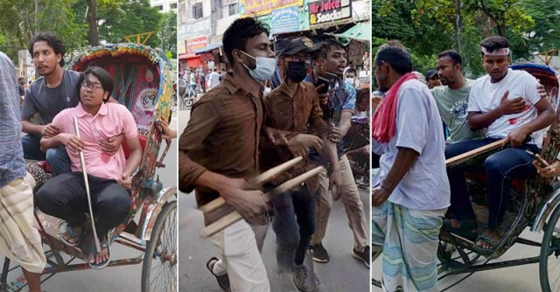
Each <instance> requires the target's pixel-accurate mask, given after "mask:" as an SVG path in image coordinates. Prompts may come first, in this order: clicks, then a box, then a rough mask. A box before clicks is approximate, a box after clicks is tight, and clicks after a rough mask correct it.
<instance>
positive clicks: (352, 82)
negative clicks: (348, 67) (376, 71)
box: [344, 78, 354, 86]
mask: <svg viewBox="0 0 560 292" xmlns="http://www.w3.org/2000/svg"><path fill="white" fill-rule="evenodd" d="M344 81H345V82H346V84H349V85H352V86H354V78H346V79H345V80H344Z"/></svg>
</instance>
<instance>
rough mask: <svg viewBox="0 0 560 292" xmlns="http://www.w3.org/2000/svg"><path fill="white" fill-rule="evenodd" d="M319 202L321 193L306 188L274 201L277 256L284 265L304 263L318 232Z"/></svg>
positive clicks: (281, 196) (281, 195)
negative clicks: (317, 210) (312, 240)
mask: <svg viewBox="0 0 560 292" xmlns="http://www.w3.org/2000/svg"><path fill="white" fill-rule="evenodd" d="M316 201H317V194H310V193H309V192H308V191H307V187H306V186H303V187H302V188H300V189H299V190H298V191H295V192H294V191H290V192H289V193H284V194H278V195H276V197H275V198H273V200H272V205H273V206H274V218H273V221H272V229H273V230H274V232H275V233H276V244H277V247H276V257H277V260H278V263H279V264H280V265H281V266H283V267H289V264H291V263H289V262H285V260H286V259H290V260H291V259H293V260H294V261H293V262H294V263H295V264H296V265H301V264H302V263H303V261H304V259H305V252H306V251H307V249H308V248H309V244H310V243H311V236H312V235H313V233H314V232H315V202H316ZM292 254H293V255H294V256H293V257H292V256H291V255H292Z"/></svg>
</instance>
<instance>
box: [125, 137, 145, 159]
mask: <svg viewBox="0 0 560 292" xmlns="http://www.w3.org/2000/svg"><path fill="white" fill-rule="evenodd" d="M138 141H140V147H141V148H142V153H144V149H145V148H146V143H148V138H147V137H146V136H144V135H138ZM121 146H122V148H123V152H124V157H125V158H126V159H128V156H130V151H129V150H128V145H127V144H126V139H123V141H122V143H121Z"/></svg>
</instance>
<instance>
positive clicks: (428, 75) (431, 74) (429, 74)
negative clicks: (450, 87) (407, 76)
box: [426, 70, 437, 79]
mask: <svg viewBox="0 0 560 292" xmlns="http://www.w3.org/2000/svg"><path fill="white" fill-rule="evenodd" d="M435 75H437V70H429V71H428V72H426V79H432V78H433V77H434V76H435Z"/></svg>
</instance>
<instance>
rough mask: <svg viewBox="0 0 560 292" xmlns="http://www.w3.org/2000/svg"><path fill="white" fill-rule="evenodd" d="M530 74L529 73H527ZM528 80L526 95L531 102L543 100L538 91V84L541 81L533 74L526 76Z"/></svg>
mask: <svg viewBox="0 0 560 292" xmlns="http://www.w3.org/2000/svg"><path fill="white" fill-rule="evenodd" d="M527 75H528V74H527ZM526 78H527V81H526V82H525V96H524V98H526V99H527V100H528V101H529V102H530V103H531V104H536V103H537V102H539V101H540V100H541V96H540V95H539V93H538V92H537V86H538V84H539V82H538V81H537V79H536V78H535V77H533V76H530V75H528V76H526Z"/></svg>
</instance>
